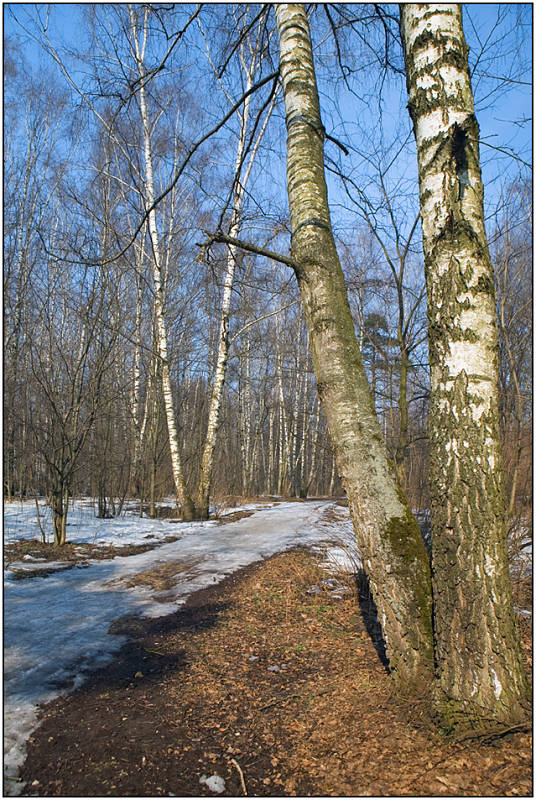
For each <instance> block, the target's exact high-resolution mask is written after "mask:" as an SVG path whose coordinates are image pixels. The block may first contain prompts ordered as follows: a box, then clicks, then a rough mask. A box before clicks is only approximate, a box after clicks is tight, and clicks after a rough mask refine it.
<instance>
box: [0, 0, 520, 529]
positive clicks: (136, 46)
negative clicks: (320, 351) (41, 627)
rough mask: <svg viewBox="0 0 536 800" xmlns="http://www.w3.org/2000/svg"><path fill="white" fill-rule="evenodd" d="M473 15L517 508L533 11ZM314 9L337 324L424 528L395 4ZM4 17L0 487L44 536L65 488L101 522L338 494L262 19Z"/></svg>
mask: <svg viewBox="0 0 536 800" xmlns="http://www.w3.org/2000/svg"><path fill="white" fill-rule="evenodd" d="M464 13H465V16H464V27H465V34H466V37H467V40H468V43H469V45H470V56H469V63H470V67H471V71H472V83H473V91H474V94H475V106H476V113H477V117H478V120H479V123H480V151H481V161H482V167H483V175H484V182H485V185H486V194H485V203H486V205H485V211H486V226H487V233H488V238H489V242H490V250H491V256H492V261H493V266H494V270H495V282H496V291H497V320H498V324H499V346H500V412H501V416H500V425H501V437H502V440H503V451H504V461H505V467H506V469H505V488H506V495H507V499H508V505H509V510H510V512H511V513H512V514H513V513H514V512H517V513H521V511H520V510H521V509H522V508H523V506H524V505H525V504H526V502H527V500H528V494H529V490H530V485H531V474H530V465H531V458H530V446H531V402H530V391H531V383H530V381H531V364H532V352H531V341H532V340H531V314H532V309H531V297H532V287H531V235H532V229H531V184H530V176H531V172H530V163H529V162H530V150H531V139H530V136H531V133H530V119H529V118H530V114H531V102H530V81H531V78H530V75H531V72H530V70H531V60H530V59H531V8H530V6H529V5H503V6H500V5H494V4H491V5H487V6H483V7H479V6H469V7H468V8H467V9H465V12H464ZM309 16H310V26H311V34H312V40H313V49H314V57H315V66H316V76H317V82H318V87H319V99H320V106H321V112H322V120H323V125H324V129H325V130H324V131H323V132H324V133H325V139H324V141H325V157H324V158H325V161H324V163H325V170H326V176H327V182H328V192H329V200H330V209H331V218H332V225H333V231H334V235H335V241H336V245H337V250H338V253H339V255H340V259H341V262H342V267H343V271H344V277H345V281H346V286H347V291H348V297H349V302H350V308H351V312H352V316H353V323H354V329H355V333H356V337H357V341H358V343H359V346H360V350H361V353H362V355H363V359H364V365H365V371H366V375H367V378H368V383H369V385H370V387H371V390H372V393H373V397H374V404H375V407H376V411H377V414H378V419H379V423H380V427H381V431H382V434H383V436H384V437H385V440H386V443H387V448H388V452H389V456H390V459H391V460H392V462H393V463H394V464H395V465H396V467H397V470H398V475H399V477H400V479H401V482H402V483H403V486H404V488H405V491H406V495H407V497H408V500H409V503H410V506H412V507H414V508H418V509H421V508H427V507H428V504H429V496H428V491H429V490H428V485H429V484H428V462H429V438H428V408H429V397H430V374H429V360H428V346H427V338H426V329H427V320H426V298H425V285H424V264H423V255H422V242H421V226H420V221H419V193H418V182H417V162H416V153H415V142H414V138H413V133H412V124H411V120H410V117H409V114H408V112H407V102H408V100H407V94H406V84H405V74H404V58H403V52H402V48H401V41H400V32H399V20H398V9H397V7H396V6H391V5H379V6H378V5H375V6H373V5H368V4H359V5H349V4H333V5H325V6H324V5H317V6H312V7H311V8H310V9H309ZM4 18H5V25H4V33H5V42H4V76H5V90H4V91H5V94H4V156H5V161H4V164H5V167H4V181H5V182H4V237H5V240H4V325H5V327H4V332H5V333H4V344H5V362H4V363H5V367H4V387H5V395H4V398H5V399H4V403H5V405H4V492H5V494H6V495H7V496H8V497H14V496H20V497H25V496H30V495H32V494H39V495H45V496H47V497H48V498H49V499H50V502H51V504H52V506H53V508H54V509H55V511H56V512H57V513H56V517H57V523H56V530H55V534H56V535H57V537H58V540H60V539H61V536H62V533H63V535H64V534H65V527H64V525H65V519H66V514H67V510H66V507H67V506H68V498H69V496H70V495H72V494H84V495H91V496H94V497H98V498H99V513H101V514H102V515H103V516H106V515H109V514H114V513H116V512H117V511H118V509H120V508H121V505H122V502H123V500H124V499H125V498H126V497H130V496H135V497H137V498H139V499H140V501H141V502H142V503H146V504H148V506H149V510H150V511H151V512H152V513H155V512H154V503H155V501H156V500H158V499H160V498H162V497H163V496H164V495H169V494H174V495H176V497H177V498H178V501H179V503H180V505H181V506H182V508H183V510H185V509H186V510H187V509H188V508H189V505H188V504H189V503H190V504H191V508H190V512H191V514H194V513H197V514H201V515H203V514H206V513H208V503H209V496H210V495H212V494H242V495H257V494H262V493H268V494H278V495H296V496H303V497H305V496H307V495H332V494H338V493H340V492H341V484H340V481H339V478H338V475H337V468H336V465H335V462H334V457H333V451H332V447H331V444H330V439H329V436H328V432H327V426H326V420H325V417H324V415H323V412H322V410H321V409H320V407H319V401H318V397H317V392H316V385H315V378H314V374H313V367H312V363H311V356H310V353H309V347H308V335H307V331H306V325H305V320H304V315H303V311H302V307H301V304H300V302H299V293H298V289H297V285H296V281H295V278H294V275H293V271H292V259H291V258H290V255H289V248H290V222H289V213H288V203H287V196H286V178H285V159H286V129H285V110H284V105H283V95H282V89H281V83H280V78H279V73H278V68H279V52H278V36H277V31H276V26H275V17H274V12H273V9H272V8H271V6H268V5H231V4H221V5H210V4H209V5H200V6H195V5H191V4H174V5H173V4H172V5H159V4H153V5H150V6H146V5H138V4H135V5H133V6H127V5H125V4H114V5H109V4H95V5H91V4H90V5H83V4H78V5H77V4H74V5H70V6H63V5H54V4H52V5H50V6H48V5H44V4H37V5H17V4H13V5H6V6H4ZM225 237H227V243H226V239H225ZM231 240H233V241H235V242H236V241H243V242H247V243H248V245H249V246H250V247H249V249H243V248H239V247H237V246H236V245H235V244H232V243H231V244H229V243H228V242H229V241H231ZM270 254H271V255H272V257H270ZM278 258H279V260H277V259H278ZM62 526H63V529H62Z"/></svg>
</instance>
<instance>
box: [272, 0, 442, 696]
mask: <svg viewBox="0 0 536 800" xmlns="http://www.w3.org/2000/svg"><path fill="white" fill-rule="evenodd" d="M275 13H276V20H277V28H278V34H279V49H280V73H281V79H282V83H283V93H284V98H285V113H286V125H287V189H288V199H289V209H290V220H291V231H292V238H291V252H292V258H293V261H294V270H295V273H296V278H297V281H298V286H299V289H300V294H301V298H302V302H303V306H304V310H305V317H306V321H307V327H308V331H309V341H310V347H311V351H312V358H313V366H314V372H315V376H316V382H317V389H318V394H319V397H320V401H321V403H322V407H323V409H324V412H325V415H326V418H327V422H328V427H329V431H330V436H331V439H332V442H333V447H334V450H335V455H336V459H337V467H338V470H339V474H340V476H341V479H342V481H343V484H344V487H345V489H346V492H347V495H348V501H349V506H350V511H351V515H352V519H353V522H354V528H355V533H356V537H357V541H358V544H359V547H360V549H361V553H362V556H363V563H364V565H365V568H366V570H367V574H368V577H369V580H370V584H371V587H372V591H373V595H374V599H375V602H376V605H377V608H378V612H379V617H380V620H381V623H382V628H383V633H384V637H385V640H386V647H387V653H388V657H389V661H390V668H391V670H392V673H393V675H394V677H395V678H396V679H397V680H398V682H399V685H402V684H404V685H405V686H406V688H410V687H415V686H416V685H422V682H423V681H424V682H427V681H428V680H429V679H430V677H431V673H432V668H433V660H432V646H433V645H432V620H431V588H430V569H429V563H428V557H427V555H426V551H425V549H424V545H423V542H422V539H421V535H420V531H419V528H418V525H417V523H416V521H415V519H414V517H413V516H412V514H411V511H410V509H409V507H408V506H407V503H406V502H405V500H404V497H403V495H402V493H401V491H400V488H399V486H398V484H397V480H396V475H395V474H394V471H393V468H392V466H391V465H390V463H389V461H388V458H387V451H386V447H385V443H384V441H383V439H382V436H381V432H380V428H379V425H378V420H377V418H376V414H375V411H374V405H373V401H372V397H371V394H370V389H369V386H368V383H367V379H366V375H365V372H364V369H363V362H362V358H361V353H360V351H359V348H358V345H357V340H356V337H355V333H354V326H353V321H352V316H351V313H350V306H349V303H348V298H347V294H346V286H345V283H344V277H343V273H342V269H341V266H340V262H339V257H338V254H337V250H336V247H335V242H334V238H333V233H332V228H331V220H330V214H329V207H328V200H327V188H326V182H325V176H324V136H325V131H324V128H323V126H322V120H321V117H320V108H319V102H318V92H317V86H316V76H315V70H314V62H313V54H312V48H311V38H310V33H309V25H308V21H307V16H306V13H305V8H304V7H303V6H302V5H296V4H280V5H277V6H276V7H275Z"/></svg>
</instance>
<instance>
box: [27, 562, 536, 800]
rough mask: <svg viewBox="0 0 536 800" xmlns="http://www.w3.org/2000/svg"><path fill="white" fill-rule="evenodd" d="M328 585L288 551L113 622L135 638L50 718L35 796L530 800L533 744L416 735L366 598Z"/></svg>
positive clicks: (30, 780)
mask: <svg viewBox="0 0 536 800" xmlns="http://www.w3.org/2000/svg"><path fill="white" fill-rule="evenodd" d="M323 581H326V575H325V573H323V572H322V571H321V570H319V568H318V567H317V566H316V563H315V561H314V559H313V557H312V556H311V555H310V554H309V553H308V552H306V551H293V552H289V553H284V554H281V555H278V556H275V557H273V558H271V559H269V560H267V561H264V562H262V563H260V564H256V565H253V566H250V567H246V568H245V569H243V570H241V571H240V572H239V573H235V574H234V575H231V576H229V577H228V578H226V579H225V580H224V581H223V582H222V583H221V584H219V585H218V586H214V587H212V588H210V589H206V590H202V591H200V592H197V593H196V594H194V595H192V596H191V597H190V598H189V599H188V601H187V602H186V604H185V605H184V606H183V607H181V608H180V610H179V611H178V612H177V613H175V614H173V615H171V616H168V617H165V618H161V619H156V620H154V619H153V620H142V621H139V622H133V621H132V620H130V621H129V620H123V621H122V622H119V623H118V629H119V630H122V631H123V632H126V631H128V632H129V633H130V635H131V636H132V638H131V639H130V641H129V643H128V644H127V645H125V646H124V647H123V648H122V650H121V651H120V653H119V656H118V657H117V658H116V659H115V660H114V661H113V663H111V664H110V665H109V666H108V667H106V668H105V669H102V670H100V671H99V672H96V673H95V674H94V675H93V676H92V678H91V679H90V680H89V681H88V682H87V683H85V684H84V685H83V686H82V687H81V688H80V689H79V690H77V691H76V692H75V693H73V694H72V695H70V696H68V697H65V698H61V699H58V700H56V701H54V702H53V703H51V704H50V705H49V706H48V707H46V708H45V711H44V715H43V722H42V724H41V726H40V727H39V728H38V729H37V730H36V731H35V732H34V734H33V736H32V738H31V739H30V744H29V748H28V758H27V760H26V763H25V765H24V767H23V770H22V777H23V780H24V781H26V782H27V789H28V792H29V793H30V794H33V795H36V796H45V797H48V796H82V797H88V796H134V795H137V796H168V795H173V796H183V797H184V796H186V797H187V796H199V795H211V794H212V793H211V791H210V790H209V789H208V788H207V786H206V785H205V784H201V783H200V778H201V777H202V776H203V775H205V776H207V777H210V776H213V775H215V774H216V775H218V776H220V777H221V778H223V779H224V781H225V790H224V794H225V795H228V796H241V795H243V794H244V787H245V789H246V791H247V793H248V794H249V795H257V796H286V795H301V796H310V795H328V796H329V795H335V796H352V795H353V796H355V795H374V796H382V795H383V796H393V795H429V796H435V795H447V796H450V795H476V796H481V795H491V796H505V795H511V796H530V795H531V794H532V784H531V775H532V771H531V738H530V736H529V734H526V733H516V734H513V735H510V736H506V737H504V738H502V739H499V740H495V741H493V742H490V743H488V744H474V743H472V744H466V745H464V746H462V745H448V744H446V743H445V741H444V740H442V739H441V737H440V736H439V735H438V734H437V733H435V732H433V731H431V730H430V729H429V727H427V726H426V725H425V723H424V721H422V723H421V724H419V722H418V714H417V716H416V719H417V721H416V722H414V723H412V724H410V723H409V722H408V709H407V708H401V707H397V703H396V698H394V697H391V696H390V684H389V679H388V676H387V674H386V671H385V668H384V666H383V665H382V663H381V661H380V658H379V657H378V653H377V649H376V648H375V646H374V644H373V641H372V640H371V638H370V636H369V633H368V632H367V625H366V620H367V618H366V616H365V617H364V616H363V610H364V611H365V612H366V611H367V607H366V604H365V603H364V598H363V597H362V598H361V603H359V602H358V598H357V595H356V593H355V592H354V591H353V588H352V585H351V584H348V585H346V586H343V587H342V588H341V587H340V586H335V585H330V583H329V582H327V583H326V582H324V583H323ZM129 626H130V628H129ZM369 629H370V625H369ZM371 630H372V629H371ZM372 634H373V635H375V634H374V631H372ZM529 634H530V628H529V627H527V630H526V631H525V644H526V645H527V646H528V640H527V636H529ZM376 646H377V647H378V648H379V643H378V642H376ZM415 711H416V710H415V709H413V712H414V714H415ZM417 711H418V709H417Z"/></svg>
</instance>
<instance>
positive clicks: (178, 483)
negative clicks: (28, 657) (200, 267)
mask: <svg viewBox="0 0 536 800" xmlns="http://www.w3.org/2000/svg"><path fill="white" fill-rule="evenodd" d="M129 10H130V17H131V24H132V37H133V40H134V44H135V50H136V63H137V67H138V73H139V77H140V88H139V100H140V113H141V121H142V128H143V145H144V157H145V192H146V198H145V201H146V206H147V207H148V208H151V209H152V210H151V211H150V212H149V217H148V228H149V235H150V237H151V245H152V250H153V259H154V267H153V284H154V313H155V318H156V330H157V344H158V355H159V357H160V363H161V376H162V394H163V396H164V407H165V409H166V421H167V428H168V436H169V451H170V455H171V467H172V471H173V481H174V484H175V492H176V495H177V500H178V502H179V503H180V506H181V513H182V516H183V518H184V519H186V520H191V519H193V518H194V515H195V509H194V503H193V501H192V498H191V497H190V494H189V492H188V489H187V487H186V482H185V480H184V475H183V471H182V464H181V457H180V450H179V437H178V433H177V425H176V422H175V410H174V405H173V392H172V388H171V376H170V372H169V359H168V347H167V329H166V322H165V318H164V287H163V284H162V266H163V260H162V253H161V246H160V237H159V235H158V226H157V222H156V210H155V209H154V208H152V206H153V204H154V198H155V192H154V177H153V155H152V147H151V126H150V123H149V114H148V109H147V100H146V93H145V85H144V80H145V77H146V76H145V68H144V65H143V56H144V53H145V43H146V25H147V19H146V17H145V23H144V24H145V29H144V33H145V35H144V39H143V46H142V48H141V49H140V46H139V42H138V37H137V32H136V23H135V20H134V15H133V11H132V8H131V7H130V8H129Z"/></svg>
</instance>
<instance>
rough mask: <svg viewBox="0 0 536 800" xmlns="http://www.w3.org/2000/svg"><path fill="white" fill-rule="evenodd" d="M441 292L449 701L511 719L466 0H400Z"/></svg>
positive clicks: (439, 405) (432, 341)
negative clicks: (429, 0) (432, 1)
mask: <svg viewBox="0 0 536 800" xmlns="http://www.w3.org/2000/svg"><path fill="white" fill-rule="evenodd" d="M401 23H402V33H403V41H404V49H405V57H406V74H407V86H408V93H409V110H410V114H411V117H412V120H413V124H414V129H415V138H416V142H417V156H418V166H419V186H420V203H421V219H422V231H423V247H424V257H425V266H426V287H427V295H428V322H429V349H430V370H431V376H430V379H431V397H430V420H431V431H430V449H431V467H430V470H431V472H430V481H431V496H432V502H431V514H432V537H433V573H434V580H433V594H434V628H435V636H436V663H437V669H438V685H437V690H436V696H437V699H438V709H439V711H440V713H441V715H442V717H443V718H444V719H446V721H447V722H448V723H449V724H450V725H451V726H455V725H456V724H458V723H459V724H460V725H461V727H462V728H463V727H465V726H467V725H469V726H473V727H477V728H479V727H485V726H486V725H488V724H490V723H491V724H493V722H495V723H497V722H500V723H505V724H507V725H511V724H513V723H516V722H517V721H519V720H520V719H522V718H523V716H524V702H525V698H526V693H527V681H526V676H525V672H524V670H523V666H522V659H521V650H520V646H519V641H518V636H517V632H516V627H515V621H514V614H513V606H512V595H511V588H510V579H509V573H508V562H507V549H506V544H507V542H506V520H505V513H504V501H503V489H502V474H501V472H502V464H501V453H500V449H499V404H498V347H497V326H496V312H495V292H494V281H493V270H492V265H491V260H490V256H489V251H488V244H487V239H486V233H485V229H484V212H483V188H482V181H481V175H480V164H479V148H478V136H479V129H478V125H477V121H476V119H475V114H474V106H473V95H472V90H471V82H470V78H469V68H468V62H467V53H468V48H467V45H466V43H465V39H464V35H463V29H462V14H461V7H460V6H458V5H454V4H449V5H446V4H445V5H443V4H442V5H420V4H408V5H402V6H401Z"/></svg>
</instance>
